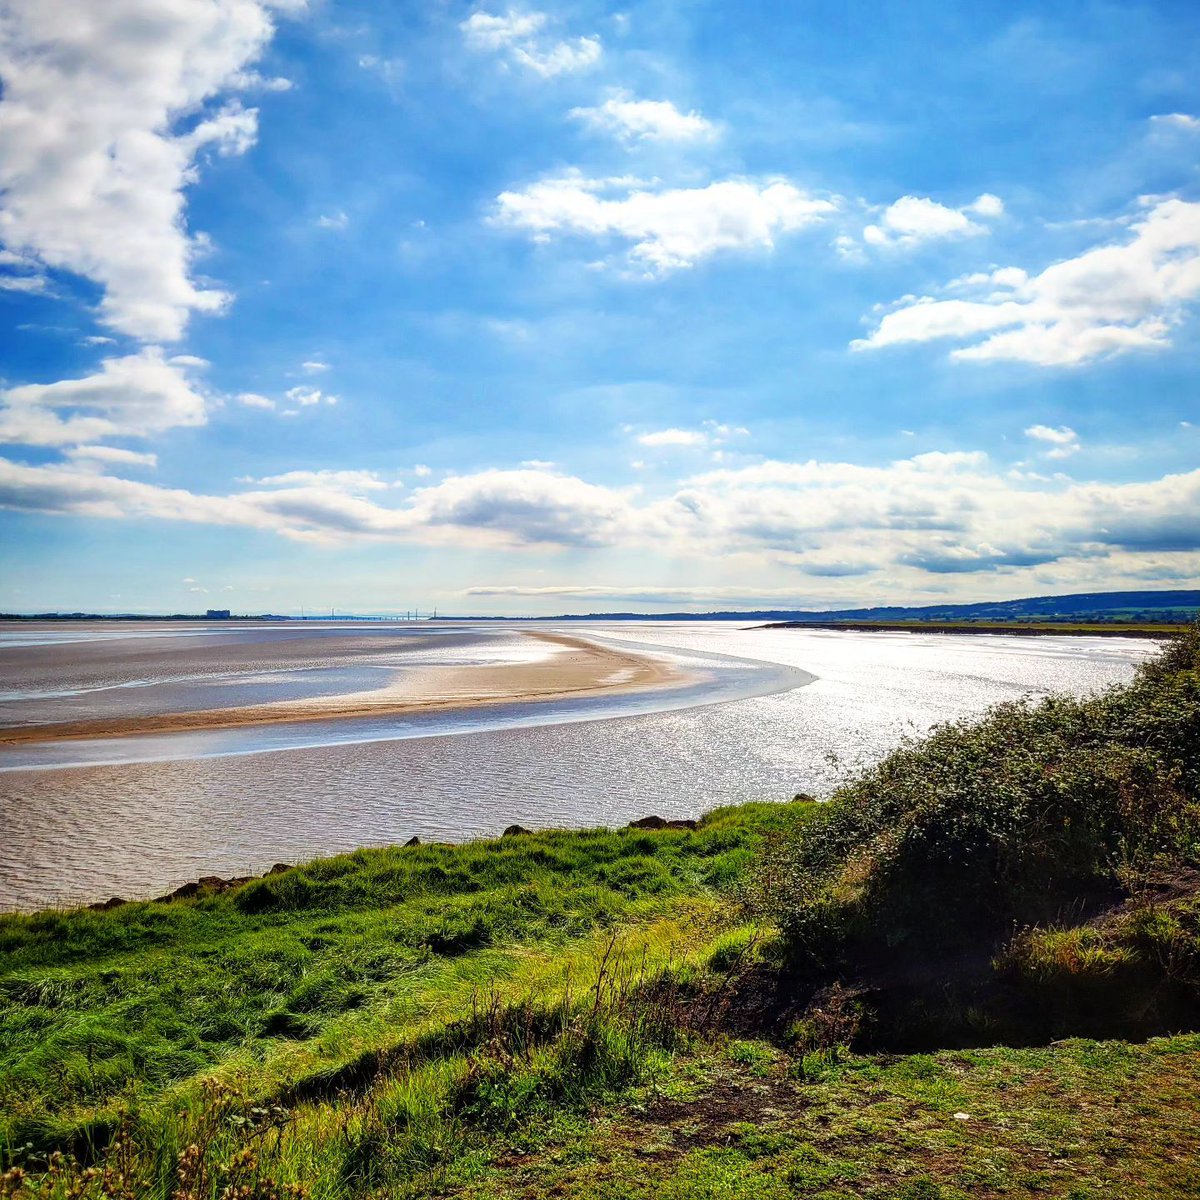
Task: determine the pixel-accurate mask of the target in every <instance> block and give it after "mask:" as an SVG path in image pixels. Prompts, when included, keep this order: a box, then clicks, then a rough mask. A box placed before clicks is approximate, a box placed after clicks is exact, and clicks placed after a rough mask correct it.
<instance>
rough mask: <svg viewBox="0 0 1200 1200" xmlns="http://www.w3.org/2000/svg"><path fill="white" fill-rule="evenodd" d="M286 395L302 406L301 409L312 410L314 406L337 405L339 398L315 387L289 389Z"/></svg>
mask: <svg viewBox="0 0 1200 1200" xmlns="http://www.w3.org/2000/svg"><path fill="white" fill-rule="evenodd" d="M284 395H285V396H286V397H287V398H288V399H289V400H290V401H291V402H292V403H293V404H298V405H300V407H301V408H310V407H311V406H312V405H314V404H322V403H324V404H336V403H337V402H338V397H337V396H331V395H329V393H328V392H323V391H321V389H320V388H315V387H304V386H300V387H294V388H288V390H287V391H286V392H284Z"/></svg>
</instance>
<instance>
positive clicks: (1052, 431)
mask: <svg viewBox="0 0 1200 1200" xmlns="http://www.w3.org/2000/svg"><path fill="white" fill-rule="evenodd" d="M1025 436H1026V437H1028V438H1033V439H1034V441H1037V442H1046V443H1048V444H1049V446H1050V449H1049V450H1047V451H1046V457H1047V458H1069V457H1070V456H1071V455H1072V454H1076V453H1078V451H1079V449H1080V444H1079V434H1077V433H1076V432H1075V430H1073V429H1072V428H1071V427H1070V426H1069V425H1059V426H1052V425H1030V427H1029V428H1028V429H1026V430H1025Z"/></svg>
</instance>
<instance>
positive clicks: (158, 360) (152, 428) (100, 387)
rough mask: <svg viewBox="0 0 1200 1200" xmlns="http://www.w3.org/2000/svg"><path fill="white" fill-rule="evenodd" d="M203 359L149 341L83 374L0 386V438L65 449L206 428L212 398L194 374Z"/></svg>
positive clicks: (108, 359) (3, 440)
mask: <svg viewBox="0 0 1200 1200" xmlns="http://www.w3.org/2000/svg"><path fill="white" fill-rule="evenodd" d="M201 361H202V360H199V359H193V358H190V357H187V356H180V357H176V358H172V359H169V358H167V357H165V355H164V354H163V352H162V350H161V349H159V348H158V347H155V346H148V347H146V348H144V349H143V350H140V351H139V352H138V353H137V354H129V355H124V356H122V357H113V358H105V359H103V360H102V361H101V363H100V369H99V371H97V372H95V373H94V374H92V375H86V376H84V377H83V378H81V379H62V380H58V381H57V382H55V383H29V384H23V385H21V386H19V387H12V388H7V389H5V390H3V391H0V442H19V443H23V444H25V445H30V446H65V445H69V444H70V443H72V442H95V441H100V440H102V439H104V438H109V437H150V436H152V435H154V434H158V433H162V432H164V431H165V430H168V429H174V428H177V427H179V426H187V425H203V424H204V423H205V421H206V420H207V401H206V398H205V395H204V393H203V392H202V391H201V390H200V388H199V386H198V385H197V384H196V382H195V381H194V379H193V378H192V377H191V376H190V375H189V371H190V370H191V369H193V368H194V367H195V366H196V365H197V364H199V363H200V362H201Z"/></svg>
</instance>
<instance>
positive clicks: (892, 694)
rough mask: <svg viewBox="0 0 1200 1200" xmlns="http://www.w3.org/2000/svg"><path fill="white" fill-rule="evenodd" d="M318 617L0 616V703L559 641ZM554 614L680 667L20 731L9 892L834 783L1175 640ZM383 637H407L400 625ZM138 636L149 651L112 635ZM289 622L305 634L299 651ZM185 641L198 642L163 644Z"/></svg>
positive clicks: (238, 692) (310, 686) (185, 692)
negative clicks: (642, 679)
mask: <svg viewBox="0 0 1200 1200" xmlns="http://www.w3.org/2000/svg"><path fill="white" fill-rule="evenodd" d="M322 628H324V629H326V630H328V631H329V634H328V636H329V638H330V639H331V640H330V641H329V642H328V644H329V645H331V646H333V645H336V646H337V649H336V651H332V652H329V653H323V652H322V648H321V647H322V645H323V643H322V642H321V641H320V638H321V637H322V636H324V635H323V634H322V632H321V629H320V628H315V627H313V628H310V627H297V626H282V627H276V628H274V629H272V628H270V627H263V626H248V627H243V628H240V629H238V628H230V629H227V630H217V631H214V630H212V629H204V628H203V627H200V628H197V627H195V626H174V627H172V626H163V627H161V628H156V629H136V628H130V627H114V626H106V627H99V628H94V629H76V630H72V629H70V628H66V629H64V628H62V627H58V628H55V629H44V628H43V629H33V628H30V629H21V628H18V629H15V630H13V631H5V633H4V634H3V635H0V673H2V674H0V724H8V725H19V724H23V723H31V722H35V721H36V722H41V721H44V720H54V719H63V720H65V719H71V718H75V717H79V716H89V715H95V714H97V713H102V714H106V715H108V714H111V713H113V712H120V713H130V714H136V713H138V712H153V711H184V710H185V709H187V708H189V707H191V708H196V707H212V706H213V703H214V699H216V700H219V701H220V702H221V703H222V704H231V705H237V704H242V703H258V702H261V701H262V699H263V698H264V697H271V698H294V697H296V696H306V695H327V694H336V693H338V692H344V691H351V690H358V689H360V688H361V687H362V686H363V685H364V680H367V679H370V678H371V672H380V671H385V670H386V671H388V672H389V678H393V679H394V678H395V677H396V673H397V672H403V671H404V670H407V669H412V667H413V666H414V664H418V665H422V666H428V665H430V664H433V665H439V664H455V665H463V664H468V663H479V664H481V665H488V664H494V663H497V662H516V661H521V660H522V658H523V657H527V656H530V655H537V654H544V653H547V652H548V651H547V650H546V648H545V644H544V643H541V644H538V643H534V642H533V641H532V639H529V638H527V637H526V636H525V634H526V631H527V630H528V629H529V628H531V627H530V626H526V625H506V624H488V625H477V626H470V625H461V626H451V625H446V626H411V627H407V628H406V627H404V626H390V627H386V628H381V629H378V630H371V629H370V628H363V627H347V626H345V625H338V624H333V625H328V626H324V627H322ZM541 628H543V629H554V628H555V627H553V626H550V625H546V626H541ZM559 631H560V632H565V633H568V634H570V635H572V636H575V637H585V638H588V639H592V640H594V641H596V642H599V643H602V644H605V645H610V646H614V647H619V648H625V649H630V648H632V649H637V650H639V651H641V652H643V653H646V654H650V655H653V656H657V657H660V658H663V659H665V660H668V661H670V662H672V663H674V664H676V665H677V666H679V667H680V668H681V669H682V671H683V672H684V674H685V678H684V680H683V681H682V682H680V683H677V684H675V685H673V686H670V687H667V688H664V689H662V690H656V691H654V692H638V693H632V694H626V695H610V696H606V697H601V698H592V699H575V700H570V701H558V702H549V703H526V704H519V705H516V704H514V705H497V706H489V707H486V708H476V709H469V710H461V711H459V712H457V713H451V712H441V713H430V714H423V715H406V716H403V717H391V718H387V717H378V716H377V717H371V718H356V719H354V720H340V721H339V720H329V721H310V722H304V723H296V724H292V725H271V726H266V727H262V728H253V729H227V730H209V731H200V732H187V733H170V734H157V735H153V736H140V737H123V738H108V739H92V740H87V741H61V742H56V743H55V742H46V743H31V744H25V745H18V746H12V747H8V748H5V749H2V750H0V907H8V908H32V907H38V906H43V905H48V904H70V903H80V902H89V901H92V900H96V899H101V898H105V897H108V896H111V895H114V894H116V895H122V896H145V895H154V894H158V893H161V892H163V891H166V890H168V889H170V888H171V887H174V886H177V885H178V884H179V883H182V882H185V881H187V880H188V879H193V878H196V877H197V876H200V875H206V874H219V875H234V874H239V875H241V874H254V873H259V872H261V871H263V870H266V869H267V868H269V867H270V866H271V865H272V864H273V863H276V862H301V861H304V860H306V859H310V858H313V857H316V856H319V855H324V854H331V853H336V852H339V851H343V850H349V849H353V848H356V847H359V846H373V845H386V844H389V843H394V842H400V841H405V840H407V839H408V838H409V837H411V836H412V835H414V834H416V835H418V836H419V837H421V838H422V840H446V841H459V840H462V839H465V838H469V837H474V836H481V835H491V834H496V833H498V832H500V831H501V830H502V829H503V828H504V827H505V826H506V825H509V824H512V823H514V822H516V823H519V824H522V825H526V826H529V827H531V828H537V827H547V826H584V825H617V824H623V823H625V822H627V821H629V820H631V819H634V818H637V817H641V816H645V815H647V814H649V813H658V814H659V815H661V816H664V817H668V818H671V817H693V816H697V815H698V814H700V813H701V812H703V811H705V810H706V809H709V808H712V807H714V806H716V805H719V804H727V803H736V802H738V801H743V800H750V799H766V800H782V799H786V798H788V797H790V796H791V795H793V794H794V793H795V792H798V791H804V792H811V793H815V794H817V795H824V794H828V793H829V792H830V791H831V790H832V789H833V788H834V787H835V786H836V785H837V782H838V781H839V779H841V778H843V777H844V776H845V774H846V773H847V772H849V771H853V770H855V769H857V768H859V767H861V766H864V765H866V764H869V763H871V762H874V761H876V760H878V758H880V757H881V756H882V755H883V754H885V753H886V752H887V751H888V750H889V749H891V748H892V747H893V746H895V745H896V744H897V742H898V741H899V740H900V739H901V738H903V737H904V736H905V735H912V734H919V733H921V732H923V731H925V730H927V729H928V728H930V727H931V726H932V725H935V724H938V723H940V722H944V721H947V720H954V719H958V718H962V717H967V716H972V715H975V714H978V713H980V712H982V711H984V710H985V709H987V708H988V707H989V706H991V705H992V704H995V703H998V702H1000V701H1004V700H1010V699H1014V698H1017V697H1021V696H1041V695H1046V694H1049V693H1050V692H1063V693H1070V694H1083V693H1086V692H1090V691H1094V690H1096V689H1099V688H1103V687H1105V686H1108V685H1110V684H1113V683H1118V682H1121V681H1124V680H1126V679H1128V678H1129V677H1130V676H1131V675H1132V673H1133V670H1134V668H1135V667H1136V665H1137V664H1138V663H1139V662H1141V661H1143V660H1144V659H1145V658H1146V657H1147V656H1149V655H1151V654H1153V653H1154V650H1155V646H1154V643H1152V642H1148V641H1141V640H1134V639H1128V640H1127V639H1101V638H1067V637H1063V638H1058V637H1043V638H1021V637H1007V636H962V635H959V636H954V635H951V636H947V635H935V634H907V633H897V634H886V633H872V634H864V633H851V632H845V633H842V632H827V631H818V630H812V631H806V630H766V629H747V628H745V627H742V626H739V625H736V624H733V623H714V622H699V621H697V622H671V623H663V622H646V623H628V622H621V623H615V622H614V623H610V624H606V623H603V622H596V623H587V624H583V623H578V622H572V623H570V624H569V625H566V626H562V627H559ZM350 632H352V633H353V634H354V636H355V638H356V640H355V641H354V642H350V641H347V640H346V639H347V637H348V634H349V633H350ZM385 634H386V636H387V637H389V638H394V639H405V638H406V639H409V640H408V641H403V642H402V641H399V640H396V641H389V642H387V643H386V644H384V643H381V642H380V641H379V640H378V639H379V638H380V637H382V636H384V635H385ZM122 638H132V639H133V642H131V643H130V645H134V644H136V647H137V653H136V654H134V653H132V652H128V647H126V648H125V650H126V652H124V653H122V654H121V655H118V656H116V657H114V656H112V655H108V654H106V653H105V652H104V649H103V644H104V643H106V642H113V641H116V640H119V639H122ZM272 638H273V639H276V640H275V642H273V643H272V644H271V653H270V654H267V653H266V652H265V651H264V650H263V646H264V644H265V642H264V639H272ZM281 638H284V639H287V638H291V639H301V638H302V639H303V640H294V641H291V642H289V643H288V650H287V653H284V654H281V652H280V650H279V646H280V644H281V643H280V642H279V639H281ZM72 639H74V640H72ZM156 639H168V640H156ZM169 639H176V640H173V641H172V640H169ZM179 639H195V641H194V642H186V643H185V642H183V641H181V640H179ZM359 641H361V652H360V649H358V648H357V647H358V645H359ZM185 644H186V645H194V646H195V647H197V653H196V655H195V656H194V657H193V658H192V659H189V658H188V657H187V656H186V655H184V656H180V655H179V654H178V653H175V654H174V655H173V656H171V655H167V654H165V653H164V652H163V649H162V648H163V647H167V648H170V649H172V650H175V651H177V650H178V648H179V646H181V645H185ZM381 645H383V646H384V651H385V652H384V653H383V655H382V656H381V650H380V646H381ZM39 647H40V648H42V649H39ZM98 647H99V648H98ZM200 648H203V649H204V653H203V654H200V653H199V650H200ZM393 649H394V650H395V654H394V656H392V657H389V655H392V650H393ZM6 654H7V655H8V657H7V659H6ZM260 660H261V661H260ZM6 662H7V663H8V665H7V666H6ZM114 663H117V664H118V666H114ZM181 664H182V666H181ZM164 705H169V707H168V708H166V709H164V708H163V706H164Z"/></svg>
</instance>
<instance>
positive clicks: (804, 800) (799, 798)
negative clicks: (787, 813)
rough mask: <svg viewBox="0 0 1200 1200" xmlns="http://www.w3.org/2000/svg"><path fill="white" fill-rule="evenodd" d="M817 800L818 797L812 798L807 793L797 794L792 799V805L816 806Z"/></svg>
mask: <svg viewBox="0 0 1200 1200" xmlns="http://www.w3.org/2000/svg"><path fill="white" fill-rule="evenodd" d="M816 799H817V798H816V796H810V795H809V794H808V793H807V792H797V793H796V794H795V795H794V796H793V797H792V803H793V804H814V803H816Z"/></svg>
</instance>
